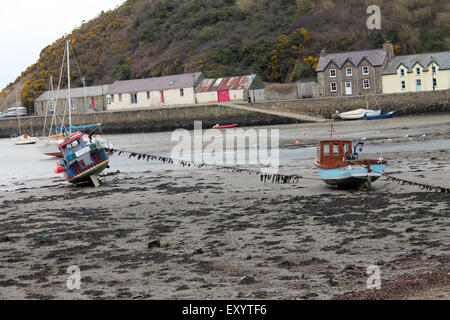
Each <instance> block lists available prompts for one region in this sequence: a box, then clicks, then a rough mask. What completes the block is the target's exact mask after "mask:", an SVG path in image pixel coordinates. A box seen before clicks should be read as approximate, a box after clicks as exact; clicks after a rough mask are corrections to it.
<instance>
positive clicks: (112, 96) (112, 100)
mask: <svg viewBox="0 0 450 320" xmlns="http://www.w3.org/2000/svg"><path fill="white" fill-rule="evenodd" d="M111 102H112V103H114V95H111Z"/></svg>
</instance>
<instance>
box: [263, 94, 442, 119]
mask: <svg viewBox="0 0 450 320" xmlns="http://www.w3.org/2000/svg"><path fill="white" fill-rule="evenodd" d="M367 102H368V104H369V107H370V109H374V110H379V109H380V108H381V110H382V111H383V113H387V112H391V111H395V112H396V114H397V115H399V116H402V115H411V114H426V113H437V112H443V113H444V112H445V113H450V90H440V91H435V92H432V91H428V92H409V93H395V94H379V95H372V94H371V95H369V96H368V97H367ZM254 106H255V107H256V108H262V109H267V110H276V111H284V112H293V113H300V114H308V115H314V116H320V117H324V118H327V119H331V118H332V117H333V115H334V114H335V113H336V111H339V112H346V111H351V110H355V109H361V108H365V107H366V97H365V96H349V97H327V98H312V99H296V100H279V101H264V102H258V103H255V104H254Z"/></svg>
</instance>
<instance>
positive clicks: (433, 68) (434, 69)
mask: <svg viewBox="0 0 450 320" xmlns="http://www.w3.org/2000/svg"><path fill="white" fill-rule="evenodd" d="M431 72H432V73H433V74H436V67H435V66H432V67H431Z"/></svg>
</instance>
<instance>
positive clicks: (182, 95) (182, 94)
mask: <svg viewBox="0 0 450 320" xmlns="http://www.w3.org/2000/svg"><path fill="white" fill-rule="evenodd" d="M180 97H184V89H180Z"/></svg>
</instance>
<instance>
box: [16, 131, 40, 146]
mask: <svg viewBox="0 0 450 320" xmlns="http://www.w3.org/2000/svg"><path fill="white" fill-rule="evenodd" d="M11 140H12V142H13V143H14V144H15V145H16V146H21V145H27V144H35V143H37V142H38V141H39V139H38V138H35V137H30V136H29V135H27V134H23V135H21V136H20V137H12V138H11Z"/></svg>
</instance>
